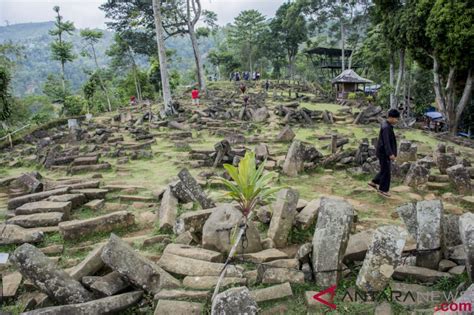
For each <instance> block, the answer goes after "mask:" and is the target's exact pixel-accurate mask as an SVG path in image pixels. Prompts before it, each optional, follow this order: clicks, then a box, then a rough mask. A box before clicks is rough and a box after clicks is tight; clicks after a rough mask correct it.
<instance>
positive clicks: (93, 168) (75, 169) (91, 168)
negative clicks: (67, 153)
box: [69, 163, 112, 175]
mask: <svg viewBox="0 0 474 315" xmlns="http://www.w3.org/2000/svg"><path fill="white" fill-rule="evenodd" d="M111 168H112V166H111V165H110V164H109V163H100V164H95V165H78V166H72V167H71V168H70V169H69V173H70V174H72V175H75V174H79V173H82V172H89V173H90V172H97V171H103V170H109V169H111Z"/></svg>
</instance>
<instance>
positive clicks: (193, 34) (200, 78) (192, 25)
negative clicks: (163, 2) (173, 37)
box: [186, 0, 207, 94]
mask: <svg viewBox="0 0 474 315" xmlns="http://www.w3.org/2000/svg"><path fill="white" fill-rule="evenodd" d="M191 1H193V4H192V6H193V11H194V19H191V3H190V2H191ZM194 1H196V2H197V9H196V6H195V5H194ZM199 1H200V0H187V2H186V4H187V5H186V7H187V15H188V18H187V22H188V31H189V36H190V37H191V44H192V46H193V52H194V59H195V61H196V69H197V77H198V82H199V88H200V89H201V92H202V93H204V94H205V93H206V89H207V88H206V77H205V75H204V67H203V64H202V58H201V53H200V51H199V44H198V40H197V38H196V32H195V30H194V28H195V26H196V23H197V22H198V21H199V17H200V16H201V4H200V2H199Z"/></svg>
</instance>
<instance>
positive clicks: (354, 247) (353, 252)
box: [343, 230, 374, 263]
mask: <svg viewBox="0 0 474 315" xmlns="http://www.w3.org/2000/svg"><path fill="white" fill-rule="evenodd" d="M373 235H374V231H373V230H365V231H362V232H359V233H356V234H353V235H351V236H349V242H348V243H347V249H346V253H345V254H344V260H343V262H344V263H348V262H353V261H363V260H364V258H365V254H366V253H367V250H368V248H369V245H370V243H371V242H372V237H373Z"/></svg>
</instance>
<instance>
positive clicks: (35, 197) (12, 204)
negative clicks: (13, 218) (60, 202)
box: [8, 187, 71, 210]
mask: <svg viewBox="0 0 474 315" xmlns="http://www.w3.org/2000/svg"><path fill="white" fill-rule="evenodd" d="M70 190H71V188H70V187H64V188H59V189H53V190H48V191H42V192H39V193H35V194H28V195H24V196H19V197H15V198H12V199H10V200H9V201H8V210H14V209H16V208H18V207H20V206H22V205H24V204H25V203H29V202H34V201H40V200H43V199H46V198H48V197H50V196H55V195H64V194H67V193H69V191H70Z"/></svg>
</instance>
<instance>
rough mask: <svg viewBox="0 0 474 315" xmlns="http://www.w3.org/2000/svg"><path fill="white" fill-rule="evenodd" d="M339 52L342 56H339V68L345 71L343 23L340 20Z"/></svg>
mask: <svg viewBox="0 0 474 315" xmlns="http://www.w3.org/2000/svg"><path fill="white" fill-rule="evenodd" d="M340 22H341V50H342V55H341V61H342V64H341V67H342V71H344V70H346V62H345V58H346V56H345V54H346V52H345V46H344V23H343V22H342V18H341V21H340Z"/></svg>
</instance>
